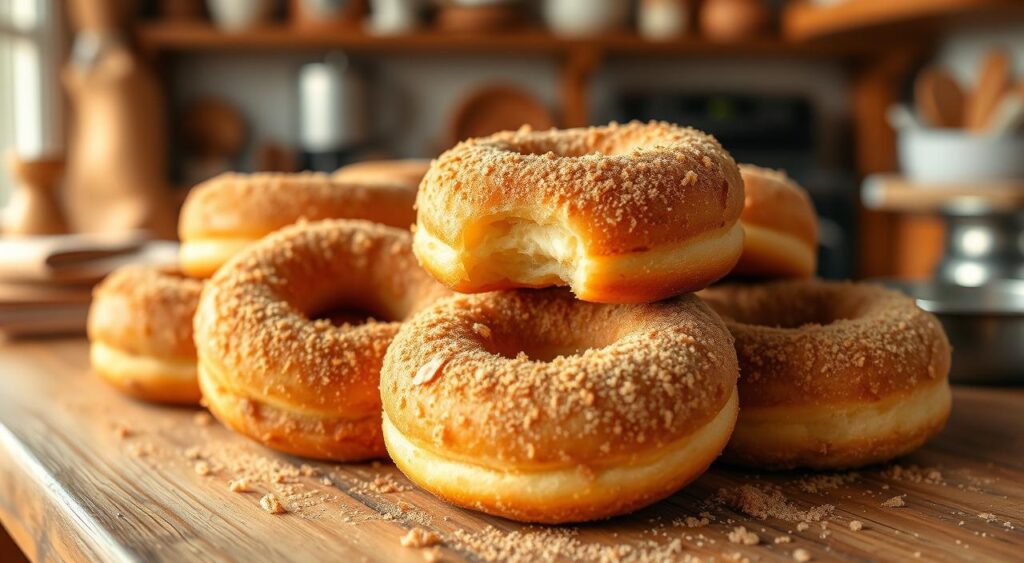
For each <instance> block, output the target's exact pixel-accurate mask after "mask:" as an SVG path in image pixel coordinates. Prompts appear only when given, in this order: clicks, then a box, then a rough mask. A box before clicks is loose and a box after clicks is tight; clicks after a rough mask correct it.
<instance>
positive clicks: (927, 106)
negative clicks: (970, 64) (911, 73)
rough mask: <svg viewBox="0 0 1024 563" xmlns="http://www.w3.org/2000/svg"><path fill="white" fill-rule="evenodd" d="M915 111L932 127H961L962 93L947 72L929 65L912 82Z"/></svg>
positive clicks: (962, 123)
mask: <svg viewBox="0 0 1024 563" xmlns="http://www.w3.org/2000/svg"><path fill="white" fill-rule="evenodd" d="M914 98H915V101H916V103H917V111H918V113H920V115H921V117H923V118H924V120H925V121H926V122H927V123H928V124H929V125H931V126H932V127H963V125H964V93H963V90H961V89H960V85H959V84H957V82H956V79H954V78H953V76H952V75H950V74H949V72H947V71H945V70H944V69H941V68H938V67H929V68H926V69H924V70H923V71H921V73H920V74H918V75H917V80H916V81H915V82H914Z"/></svg>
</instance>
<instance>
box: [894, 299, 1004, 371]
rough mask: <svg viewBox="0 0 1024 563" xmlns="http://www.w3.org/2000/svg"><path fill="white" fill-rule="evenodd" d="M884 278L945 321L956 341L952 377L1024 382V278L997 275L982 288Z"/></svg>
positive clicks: (952, 342)
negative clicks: (1003, 277)
mask: <svg viewBox="0 0 1024 563" xmlns="http://www.w3.org/2000/svg"><path fill="white" fill-rule="evenodd" d="M883 283H884V284H885V285H887V286H889V287H892V288H894V289H897V290H899V291H902V292H903V293H905V294H907V295H909V296H910V297H912V298H914V299H915V300H916V301H917V304H918V306H919V307H921V308H922V309H924V310H925V311H928V312H930V313H932V314H934V315H935V316H936V317H938V318H939V320H940V321H941V322H942V326H943V327H944V328H945V329H946V334H947V335H948V336H949V341H950V343H951V344H952V345H953V366H952V370H951V372H950V379H951V380H952V381H954V382H957V383H985V384H1002V385H1006V384H1018V385H1019V384H1024V281H1019V280H995V281H990V282H987V283H986V284H985V285H982V286H978V287H963V286H958V285H955V284H950V283H944V282H934V281H928V282H902V281H891V280H887V281H885V282H883Z"/></svg>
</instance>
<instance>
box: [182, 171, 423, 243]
mask: <svg viewBox="0 0 1024 563" xmlns="http://www.w3.org/2000/svg"><path fill="white" fill-rule="evenodd" d="M415 198H416V186H415V185H409V184H408V183H403V182H398V181H394V182H387V181H360V182H356V181H351V180H334V179H332V178H331V176H330V175H327V174H322V173H312V172H303V173H299V174H280V173H258V174H238V173H225V174H221V175H220V176H217V177H215V178H213V179H211V180H207V181H206V182H203V183H202V184H200V185H198V186H196V187H195V188H194V189H193V190H192V192H191V193H189V196H188V199H186V200H185V204H184V205H183V207H182V210H181V218H180V221H179V228H178V231H179V234H180V236H181V239H182V241H183V242H188V241H190V240H195V239H199V238H223V237H236V238H239V237H243V238H244V237H250V238H259V237H261V236H263V235H266V234H268V233H270V232H272V231H275V230H277V229H279V228H281V227H284V226H286V225H290V224H292V223H294V222H296V221H298V220H299V219H306V220H308V221H316V220H320V219H335V218H353V219H366V220H368V221H373V222H376V223H381V224H385V225H390V226H393V227H400V228H408V227H409V226H410V225H411V224H412V223H414V222H415V221H416V213H415V211H414V210H413V203H414V201H415Z"/></svg>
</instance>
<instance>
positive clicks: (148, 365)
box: [87, 265, 203, 404]
mask: <svg viewBox="0 0 1024 563" xmlns="http://www.w3.org/2000/svg"><path fill="white" fill-rule="evenodd" d="M202 288H203V282H202V281H199V280H194V279H190V278H187V277H184V276H183V275H182V274H181V273H180V272H179V271H177V270H176V269H170V268H159V267H154V266H141V265H128V266H123V267H121V268H119V269H118V270H116V271H115V272H113V273H112V274H110V275H109V276H107V277H106V278H105V279H104V280H103V281H102V282H100V283H99V284H98V285H97V286H96V288H95V289H94V290H93V299H92V304H91V305H90V307H89V319H88V323H87V330H88V335H89V355H90V359H91V363H92V368H93V371H95V372H96V373H97V374H98V375H99V376H100V377H102V378H103V379H104V380H105V381H107V382H108V383H110V384H112V385H113V386H114V387H116V388H117V389H119V390H121V391H122V392H124V393H126V394H128V395H131V396H133V397H136V398H139V399H144V400H147V401H154V402H160V403H178V404H195V403H198V402H199V385H198V384H197V383H196V349H195V346H194V345H193V343H192V316H193V315H194V314H195V311H196V306H197V304H198V303H199V293H200V291H202Z"/></svg>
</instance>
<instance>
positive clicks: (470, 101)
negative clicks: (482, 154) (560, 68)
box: [448, 84, 555, 145]
mask: <svg viewBox="0 0 1024 563" xmlns="http://www.w3.org/2000/svg"><path fill="white" fill-rule="evenodd" d="M523 125H529V126H531V127H533V128H534V129H549V128H551V127H554V126H555V118H554V116H553V115H552V114H551V111H550V110H548V108H547V106H545V105H544V103H543V102H542V101H540V100H539V99H537V97H536V96H534V95H533V94H531V93H529V92H527V91H525V90H523V89H522V88H519V87H516V86H511V85H507V84H489V85H485V86H482V87H480V88H477V89H476V90H474V91H473V92H471V93H470V94H469V95H468V96H466V97H465V98H463V99H462V101H461V102H459V105H458V106H456V109H455V112H454V113H453V114H452V120H451V125H450V126H449V128H448V140H449V141H450V144H452V145H454V144H455V143H457V142H459V141H461V140H463V139H469V138H473V137H485V136H487V135H490V134H492V133H497V132H498V131H508V130H515V129H518V128H520V127H522V126H523Z"/></svg>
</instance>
